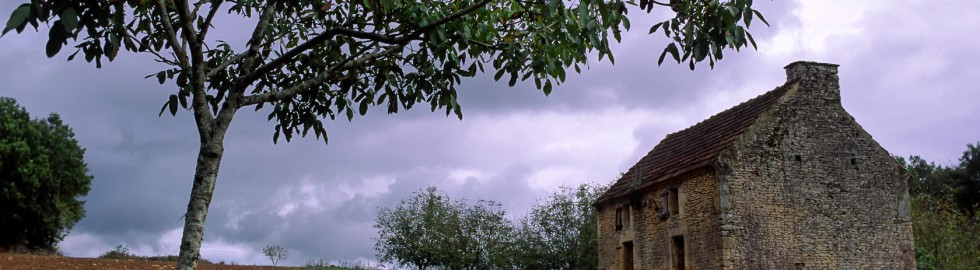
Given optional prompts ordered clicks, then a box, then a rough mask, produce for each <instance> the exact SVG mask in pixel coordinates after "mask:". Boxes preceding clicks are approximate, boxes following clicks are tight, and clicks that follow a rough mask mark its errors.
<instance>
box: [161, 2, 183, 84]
mask: <svg viewBox="0 0 980 270" xmlns="http://www.w3.org/2000/svg"><path fill="white" fill-rule="evenodd" d="M163 1H164V0H156V4H157V7H158V9H157V10H159V11H160V19H161V20H162V21H163V30H164V31H166V32H167V43H170V48H172V49H173V50H174V54H175V55H176V56H177V61H178V62H179V63H180V66H181V67H182V68H190V66H191V65H190V63H189V60H188V59H187V52H185V51H184V48H183V47H181V46H180V40H178V39H177V33H176V32H174V26H173V25H172V24H171V23H170V12H168V11H167V6H166V4H164V3H163Z"/></svg>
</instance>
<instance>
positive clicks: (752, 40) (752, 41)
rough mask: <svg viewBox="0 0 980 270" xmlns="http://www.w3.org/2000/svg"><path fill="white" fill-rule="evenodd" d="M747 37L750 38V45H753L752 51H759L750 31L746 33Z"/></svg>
mask: <svg viewBox="0 0 980 270" xmlns="http://www.w3.org/2000/svg"><path fill="white" fill-rule="evenodd" d="M745 37H747V38H749V43H752V49H756V50H758V49H759V47H756V46H755V39H754V38H752V34H750V33H749V32H748V31H746V32H745Z"/></svg>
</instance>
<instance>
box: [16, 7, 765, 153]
mask: <svg viewBox="0 0 980 270" xmlns="http://www.w3.org/2000/svg"><path fill="white" fill-rule="evenodd" d="M631 6H632V7H633V8H636V6H638V7H639V9H640V10H641V11H646V12H652V11H664V12H672V13H673V14H674V15H675V16H673V17H672V18H670V19H668V20H666V21H664V22H662V23H658V24H656V25H654V26H653V27H651V28H650V33H654V32H656V31H661V32H663V33H664V34H665V35H666V37H667V38H669V39H670V41H671V42H670V43H669V44H668V45H667V46H666V47H665V48H664V49H663V52H662V53H661V55H660V59H659V63H662V62H663V61H664V60H665V58H666V56H667V55H668V54H669V55H670V56H671V58H673V59H674V60H675V61H676V62H678V63H680V62H688V64H689V65H690V67H691V68H692V69H693V68H694V67H695V64H696V63H698V62H701V61H704V60H708V62H709V63H710V65H711V66H714V63H715V61H718V60H721V59H722V57H723V51H724V49H726V48H729V49H736V50H738V49H740V48H742V47H746V46H748V45H749V44H751V45H752V46H753V47H755V42H754V40H753V38H752V36H751V34H749V33H748V32H747V31H745V28H744V27H743V25H744V26H745V27H748V26H749V25H750V24H751V22H752V20H753V18H755V17H757V18H759V19H760V20H762V21H763V22H765V20H764V19H763V18H762V16H761V14H760V13H759V12H758V11H756V10H754V9H752V1H751V0H731V1H719V0H673V1H670V2H669V3H663V2H658V1H653V0H641V1H639V3H636V2H634V1H626V2H624V1H622V0H575V1H565V0H445V1H440V0H422V1H419V0H358V1H334V0H297V1H266V0H238V1H225V0H210V1H195V2H193V3H190V4H189V3H187V1H181V0H176V1H175V0H108V1H106V0H46V1H44V0H35V1H31V2H30V3H26V4H23V5H21V6H19V7H18V8H17V9H15V10H14V11H13V13H12V14H11V17H10V20H9V21H8V22H7V25H6V27H5V28H4V31H3V32H4V33H5V34H6V33H7V32H9V31H11V30H15V31H17V32H18V33H19V32H21V31H23V30H24V29H25V28H26V27H27V26H31V27H33V28H35V29H38V27H39V25H41V24H48V25H49V26H50V27H49V28H50V29H49V35H48V36H49V39H48V42H47V46H46V51H47V55H48V56H49V57H53V56H55V55H56V54H57V53H58V52H60V51H62V50H63V49H64V47H65V45H69V43H73V44H71V45H73V47H74V48H73V50H74V52H73V53H72V54H71V55H70V56H69V57H68V59H69V60H71V59H74V58H75V56H76V55H77V54H79V53H81V54H82V55H83V56H84V58H85V60H86V61H89V62H94V63H95V65H96V66H97V67H100V66H101V65H102V60H103V59H108V60H110V61H111V60H113V59H115V57H116V56H117V55H118V54H120V52H136V53H148V54H152V55H154V57H156V59H157V61H159V62H161V63H163V64H165V65H167V66H168V67H167V68H166V69H164V70H162V71H160V72H158V73H154V74H151V75H150V76H148V77H155V78H156V79H157V80H158V82H160V83H161V84H163V83H166V82H167V81H173V82H175V85H176V89H175V93H174V94H173V95H171V96H170V98H169V99H168V101H167V102H166V103H165V104H164V106H163V108H162V109H161V114H162V113H163V112H167V111H169V112H170V113H171V114H176V113H177V111H178V110H180V109H181V108H184V109H193V111H194V113H195V119H197V121H198V122H199V123H204V124H209V123H210V121H212V120H221V119H222V118H223V117H225V118H228V119H230V117H231V115H233V114H234V112H235V110H237V109H238V108H240V107H244V106H251V105H255V106H256V110H258V109H260V108H263V107H266V106H268V107H271V108H272V109H271V111H270V112H269V114H268V117H269V119H270V120H272V119H275V120H276V123H277V125H276V127H275V130H276V132H275V135H274V137H273V138H274V141H278V138H279V136H280V134H282V135H284V136H285V138H286V140H289V139H291V138H292V136H293V135H294V134H301V135H304V136H305V135H306V134H308V132H309V131H310V130H313V132H314V134H315V135H316V136H317V137H321V136H324V137H325V136H326V135H327V134H326V130H325V129H324V128H323V124H322V122H321V121H320V120H321V119H325V118H329V119H335V118H336V117H337V116H338V115H340V116H341V117H346V118H347V119H349V120H350V119H352V118H353V117H354V116H355V115H363V114H365V113H367V112H368V110H369V108H370V107H372V106H381V107H384V108H386V111H387V112H388V113H396V112H398V111H399V110H401V109H410V108H412V107H414V106H415V105H419V104H425V105H426V106H427V107H429V108H430V109H431V110H433V111H435V110H445V112H446V114H447V115H449V114H451V113H452V114H455V115H456V116H458V117H462V112H461V110H460V109H461V107H460V105H459V104H458V103H457V94H458V88H457V87H458V85H459V84H460V83H461V82H462V78H465V77H472V76H475V75H476V73H477V72H481V73H482V72H492V73H494V79H496V80H502V79H503V80H507V82H508V84H509V85H511V86H513V85H515V84H516V83H517V82H518V81H519V80H520V81H525V80H532V81H533V82H534V85H535V87H536V88H538V89H540V90H541V91H543V92H544V94H546V95H547V94H550V93H551V92H552V91H553V89H554V87H555V86H557V85H558V84H561V83H562V82H564V81H565V78H566V70H569V69H570V68H574V70H575V71H576V72H579V71H581V68H582V67H583V66H587V64H588V59H587V55H588V54H589V53H590V52H597V53H598V56H599V59H600V60H601V59H604V58H608V59H609V61H611V62H614V61H615V58H614V57H613V55H612V52H611V51H610V50H609V40H610V37H611V38H612V39H615V40H617V41H618V40H620V35H621V31H622V30H628V29H629V28H630V21H629V19H627V17H626V16H625V15H626V14H627V13H628V9H629V8H630V7H631ZM225 12H227V13H228V14H230V15H235V16H241V17H249V18H254V17H258V23H257V27H255V29H254V30H253V31H252V34H251V36H250V39H249V41H248V42H247V44H244V46H240V45H238V46H237V47H236V46H235V45H233V44H228V43H225V42H223V41H220V40H217V39H214V38H212V37H210V36H209V34H210V32H211V30H212V28H213V25H212V22H213V20H214V18H215V17H216V16H217V14H219V13H225ZM189 100H190V101H189ZM229 121H230V120H229ZM204 131H207V130H204Z"/></svg>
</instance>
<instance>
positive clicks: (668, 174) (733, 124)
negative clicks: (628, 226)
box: [595, 81, 795, 205]
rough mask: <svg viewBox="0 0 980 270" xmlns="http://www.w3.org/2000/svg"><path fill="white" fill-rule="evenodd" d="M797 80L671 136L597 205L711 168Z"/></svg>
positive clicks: (628, 173)
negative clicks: (723, 152)
mask: <svg viewBox="0 0 980 270" xmlns="http://www.w3.org/2000/svg"><path fill="white" fill-rule="evenodd" d="M794 83H795V81H790V82H787V83H786V84H785V85H783V86H780V87H778V88H776V89H773V90H772V91H769V92H766V93H765V94H762V95H759V96H758V97H755V98H753V99H750V100H748V101H745V102H743V103H742V104H739V105H737V106H735V107H732V108H730V109H728V110H725V111H723V112H720V113H718V114H716V115H714V116H712V117H710V118H708V119H706V120H704V121H701V122H700V123H697V124H695V125H694V126H691V127H688V128H687V129H684V130H681V131H678V132H675V133H672V134H668V135H667V137H666V138H664V139H663V140H661V141H660V143H659V144H657V146H655V147H654V148H653V150H650V152H649V153H647V155H646V156H644V157H643V158H641V159H640V161H638V162H637V163H636V164H635V165H633V167H632V168H630V170H629V171H627V172H626V173H625V174H624V175H623V176H622V177H621V178H620V179H619V180H618V181H616V183H615V184H613V185H612V187H610V188H609V190H608V191H606V193H604V194H602V196H600V197H599V198H598V199H597V200H596V203H595V204H596V205H599V204H601V203H604V202H606V201H609V200H612V199H616V198H620V197H622V196H625V195H628V194H629V193H630V191H631V190H633V188H631V187H632V186H634V185H635V184H634V183H636V181H635V180H636V179H640V181H639V186H638V187H637V188H638V189H642V188H646V187H650V186H653V185H656V184H657V183H660V182H663V181H666V180H668V179H670V178H673V177H676V176H680V175H682V174H684V173H687V172H690V171H692V170H694V169H698V168H701V167H704V166H705V165H708V164H709V163H710V162H711V161H713V160H714V158H715V157H717V156H718V155H719V154H720V153H721V152H722V151H723V150H725V149H726V148H728V147H729V146H731V145H732V142H734V141H735V139H736V138H738V136H739V135H741V134H742V132H744V131H745V130H746V128H748V127H749V126H751V125H752V124H753V123H755V119H756V117H757V116H759V114H760V113H761V112H763V111H765V110H766V109H767V108H769V107H770V106H772V105H773V104H775V103H776V101H777V100H779V98H780V97H782V96H783V95H784V94H785V93H786V92H787V90H788V89H790V88H792V87H791V85H793V84H794Z"/></svg>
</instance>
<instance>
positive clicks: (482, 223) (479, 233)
mask: <svg viewBox="0 0 980 270" xmlns="http://www.w3.org/2000/svg"><path fill="white" fill-rule="evenodd" d="M505 214H506V213H505V212H504V210H502V209H501V207H500V204H499V203H496V202H493V201H488V200H479V201H477V202H476V203H474V204H469V203H467V202H466V201H465V200H457V201H452V200H450V199H449V197H447V196H446V195H445V194H442V193H440V192H439V191H438V189H436V188H435V187H429V188H427V189H425V190H420V191H418V192H415V193H414V195H413V196H412V197H409V198H406V199H404V200H402V201H401V203H400V204H399V205H398V206H397V207H395V208H394V209H389V208H382V209H381V210H380V211H379V213H378V218H377V221H376V223H375V225H374V227H375V228H377V229H378V234H379V236H378V238H376V239H375V245H374V247H375V250H376V251H377V252H378V259H379V260H380V261H381V262H391V263H395V264H397V265H398V266H401V267H404V266H412V267H414V268H415V269H419V270H424V269H429V268H440V269H506V268H509V267H506V265H508V264H509V262H508V261H509V258H508V257H509V256H510V253H509V252H510V251H511V250H512V249H511V247H512V241H511V237H510V234H511V232H512V230H513V227H512V226H511V225H510V222H508V221H507V220H506V219H505V218H504V216H505Z"/></svg>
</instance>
